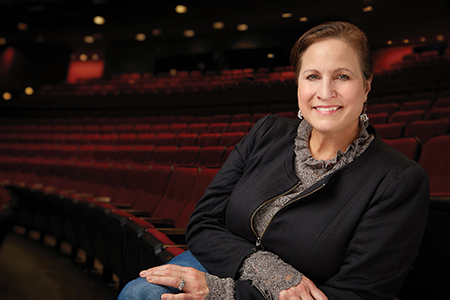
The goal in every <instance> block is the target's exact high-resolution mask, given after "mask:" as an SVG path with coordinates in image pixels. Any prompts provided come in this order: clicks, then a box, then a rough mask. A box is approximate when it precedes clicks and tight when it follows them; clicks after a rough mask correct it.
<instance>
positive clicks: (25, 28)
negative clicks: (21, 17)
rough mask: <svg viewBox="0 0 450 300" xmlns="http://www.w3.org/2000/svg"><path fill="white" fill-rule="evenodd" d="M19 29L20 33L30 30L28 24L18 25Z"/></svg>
mask: <svg viewBox="0 0 450 300" xmlns="http://www.w3.org/2000/svg"><path fill="white" fill-rule="evenodd" d="M17 29H19V30H20V31H26V30H28V24H27V23H22V22H21V23H18V24H17Z"/></svg>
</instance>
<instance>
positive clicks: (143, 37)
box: [134, 33, 147, 42]
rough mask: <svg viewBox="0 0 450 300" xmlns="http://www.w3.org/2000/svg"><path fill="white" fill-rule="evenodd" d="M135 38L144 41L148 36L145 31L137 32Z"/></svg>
mask: <svg viewBox="0 0 450 300" xmlns="http://www.w3.org/2000/svg"><path fill="white" fill-rule="evenodd" d="M134 38H135V39H136V41H138V42H143V41H145V40H146V39H147V36H146V35H145V33H136V35H135V36H134Z"/></svg>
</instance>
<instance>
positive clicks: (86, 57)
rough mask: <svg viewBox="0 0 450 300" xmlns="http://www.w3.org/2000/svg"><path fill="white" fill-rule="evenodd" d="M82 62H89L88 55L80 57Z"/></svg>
mask: <svg viewBox="0 0 450 300" xmlns="http://www.w3.org/2000/svg"><path fill="white" fill-rule="evenodd" d="M78 58H79V59H80V60H81V61H87V60H88V56H87V55H86V54H84V53H83V54H80V56H79V57H78Z"/></svg>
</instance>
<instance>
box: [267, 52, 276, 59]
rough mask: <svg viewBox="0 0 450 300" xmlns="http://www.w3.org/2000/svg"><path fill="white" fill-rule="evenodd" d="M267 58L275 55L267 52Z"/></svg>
mask: <svg viewBox="0 0 450 300" xmlns="http://www.w3.org/2000/svg"><path fill="white" fill-rule="evenodd" d="M267 58H275V55H274V54H273V53H269V54H267Z"/></svg>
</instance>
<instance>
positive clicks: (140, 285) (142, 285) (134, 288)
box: [117, 251, 208, 300]
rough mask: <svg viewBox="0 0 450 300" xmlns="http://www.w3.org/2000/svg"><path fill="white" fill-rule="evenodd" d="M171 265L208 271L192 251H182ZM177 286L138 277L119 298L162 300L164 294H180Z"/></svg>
mask: <svg viewBox="0 0 450 300" xmlns="http://www.w3.org/2000/svg"><path fill="white" fill-rule="evenodd" d="M169 264H171V265H178V266H182V267H191V268H194V269H197V270H199V271H202V272H205V273H208V271H207V270H206V269H205V268H204V267H203V266H202V265H201V264H200V262H199V261H198V260H197V259H196V258H195V257H194V255H192V253H191V252H190V251H186V252H183V253H181V254H180V255H178V256H175V257H174V258H172V260H171V261H170V262H169ZM178 293H180V291H179V290H178V289H177V288H173V287H168V286H161V285H156V284H153V283H149V282H148V281H147V280H145V278H142V277H138V278H136V279H135V280H132V281H130V282H128V283H127V285H126V286H125V287H124V288H123V290H122V291H121V292H120V295H119V297H118V298H117V299H118V300H130V299H131V300H143V299H146V300H160V299H161V295H162V294H178Z"/></svg>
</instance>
